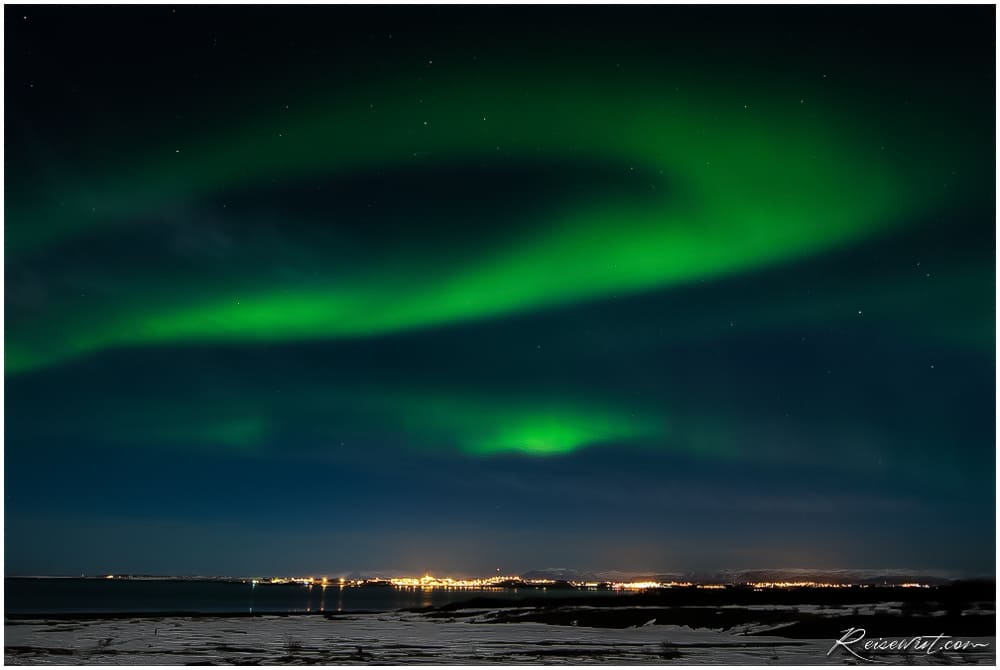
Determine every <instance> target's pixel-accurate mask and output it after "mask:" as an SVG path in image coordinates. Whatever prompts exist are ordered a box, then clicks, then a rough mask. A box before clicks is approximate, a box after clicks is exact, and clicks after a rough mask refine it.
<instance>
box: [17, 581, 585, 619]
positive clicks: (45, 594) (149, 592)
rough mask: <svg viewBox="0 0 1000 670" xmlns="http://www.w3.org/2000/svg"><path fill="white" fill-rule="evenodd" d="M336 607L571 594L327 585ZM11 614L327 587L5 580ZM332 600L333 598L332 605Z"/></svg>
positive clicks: (281, 597) (317, 594) (291, 598)
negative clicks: (331, 590)
mask: <svg viewBox="0 0 1000 670" xmlns="http://www.w3.org/2000/svg"><path fill="white" fill-rule="evenodd" d="M334 587H335V588H336V589H337V594H336V611H337V612H350V611H386V610H396V609H404V608H417V607H429V606H441V605H445V604H447V603H451V602H457V601H462V600H469V599H472V598H480V597H486V598H505V599H507V598H523V597H531V598H539V597H573V596H574V595H586V593H587V592H586V591H572V590H562V589H543V588H524V587H520V588H448V589H445V588H435V589H428V588H421V587H404V588H399V587H392V586H375V587H364V586H350V585H330V588H334ZM4 591H5V611H6V613H7V614H8V615H9V614H44V613H52V614H56V613H73V612H79V613H86V612H91V613H99V612H123V613H128V612H251V613H262V612H326V611H328V609H327V600H326V598H327V587H323V586H321V587H320V588H314V587H311V586H305V585H301V584H268V583H263V582H260V583H256V584H254V583H252V582H208V581H191V580H176V581H165V580H156V581H153V580H118V579H116V580H104V579H16V578H7V579H5V588H4ZM331 604H332V603H331Z"/></svg>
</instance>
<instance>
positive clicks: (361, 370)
mask: <svg viewBox="0 0 1000 670" xmlns="http://www.w3.org/2000/svg"><path fill="white" fill-rule="evenodd" d="M992 12H993V10H992V9H991V8H987V7H962V8H953V9H948V8H942V7H919V8H918V7H897V8H874V7H872V8H866V7H810V8H791V7H771V8H767V7H743V8H734V7H669V6H664V7H627V8H618V9H612V8H605V7H589V8H584V7H546V8H542V7H518V8H515V7H448V6H442V7H378V8H376V7H347V6H340V7H337V6H323V7H283V8H278V7H265V6H254V7H250V6H244V7H237V6H233V7H196V6H178V7H169V6H148V7H32V6H20V7H12V6H7V7H5V13H6V14H5V22H6V24H5V25H6V38H7V59H8V63H10V64H11V67H10V69H9V71H8V76H7V107H6V111H7V123H8V125H7V134H6V164H5V167H6V175H7V177H6V180H7V181H6V188H5V196H6V202H5V221H6V228H5V231H6V232H5V244H6V252H5V258H6V291H5V298H6V310H5V317H6V321H5V322H6V334H5V377H6V391H7V402H6V408H5V409H6V420H7V421H6V426H7V433H6V438H7V440H6V456H5V465H6V468H7V473H8V475H7V478H6V489H7V499H6V502H7V517H6V522H7V547H8V548H7V556H6V560H7V563H8V573H10V572H11V571H14V572H22V573H24V572H31V573H37V572H56V573H67V574H77V573H80V572H85V571H103V572H122V571H134V572H156V571H161V572H169V573H173V574H177V573H181V572H205V573H215V574H218V573H223V572H228V573H241V572H243V573H250V572H263V571H267V570H274V571H276V572H282V573H288V572H296V571H302V572H316V573H323V572H327V571H334V570H355V571H357V570H365V569H369V570H371V569H387V568H401V569H406V570H426V569H434V570H441V569H450V570H459V571H462V570H465V571H468V572H472V571H475V570H482V569H485V570H493V569H494V568H495V567H496V565H495V564H497V563H501V564H504V565H508V566H510V567H512V568H516V569H518V570H524V569H531V568H537V567H545V566H554V565H572V566H577V567H587V568H606V569H622V570H633V569H634V570H670V569H697V568H708V567H765V566H766V567H779V566H781V567H797V566H802V567H831V568H832V567H907V568H910V567H912V568H933V569H941V570H954V571H964V572H974V573H981V572H992V569H993V568H992V566H993V561H994V550H995V538H994V536H993V528H994V513H993V498H994V492H995V481H994V474H993V473H994V464H995V460H994V437H995V436H994V428H993V426H994V411H993V406H994V392H993V388H994V377H995V357H994V339H995V332H994V310H993V306H994V295H995V294H994V268H995V257H994V251H993V249H994V245H995V223H994V215H993V200H994V194H993V183H994V177H995V170H994V149H993V147H994V146H995V141H994V140H995V138H994V132H993V114H994V105H993V95H992V89H991V83H992V82H993V78H994V74H993V67H992V63H993V60H992V57H991V54H992V50H993V41H994V39H993V38H994V36H993V28H992V22H991V19H992V18H993V17H992ZM80 26H85V27H86V30H84V31H80V30H79V27H80ZM265 35H266V36H265ZM929 43H933V44H935V45H939V48H937V49H932V50H929V49H927V48H926V45H927V44H929ZM938 527H947V528H948V529H949V533H950V534H949V541H948V542H947V543H941V542H931V541H930V540H929V539H928V538H929V536H930V535H932V534H933V533H930V532H929V530H928V529H931V528H938ZM64 546H68V547H72V548H73V552H70V554H71V555H68V554H67V552H65V551H57V550H56V547H64ZM193 547H197V550H195V549H193Z"/></svg>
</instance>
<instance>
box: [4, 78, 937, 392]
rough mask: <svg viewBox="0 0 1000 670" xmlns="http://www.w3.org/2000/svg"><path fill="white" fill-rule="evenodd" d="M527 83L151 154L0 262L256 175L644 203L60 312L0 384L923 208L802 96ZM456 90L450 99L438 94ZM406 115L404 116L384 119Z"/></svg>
mask: <svg viewBox="0 0 1000 670" xmlns="http://www.w3.org/2000/svg"><path fill="white" fill-rule="evenodd" d="M661 80H662V77H661ZM551 81H561V83H560V84H558V85H552V84H551V83H550V82H551ZM534 82H535V86H534V87H531V86H529V85H523V84H522V85H515V83H514V82H503V81H502V80H497V79H492V80H490V86H488V87H485V86H482V85H479V86H478V87H477V86H472V87H470V86H468V85H467V84H468V82H467V81H466V80H462V79H461V78H459V79H457V80H445V81H439V82H436V85H434V84H432V83H431V82H427V83H426V84H424V85H423V86H422V87H421V88H420V89H419V90H417V89H413V90H407V89H406V87H405V86H404V85H402V84H399V85H396V86H389V87H385V88H386V89H388V90H393V91H394V95H396V96H398V99H389V100H385V99H384V94H382V95H376V94H375V93H371V94H370V95H365V94H364V93H361V94H358V95H356V96H354V100H355V101H361V102H355V103H354V104H350V105H349V104H346V103H344V102H342V101H341V102H339V103H333V102H331V103H328V105H324V106H320V108H319V111H315V112H313V113H311V114H303V115H302V116H300V117H298V118H295V119H288V118H284V119H281V120H280V122H275V125H278V124H280V127H281V128H284V129H286V130H285V131H284V132H281V133H280V136H279V134H275V133H269V134H268V135H267V136H264V137H261V133H260V132H259V131H255V130H246V131H244V132H243V133H237V134H235V135H234V136H233V137H232V138H230V139H225V140H218V141H216V142H213V143H211V144H209V145H207V146H204V147H201V148H200V149H198V148H195V149H192V150H188V149H184V151H182V152H180V153H175V151H172V150H170V149H168V148H164V149H163V152H165V153H168V154H169V156H168V157H167V158H166V159H153V160H150V159H148V158H147V159H146V160H145V164H146V167H139V168H138V169H130V170H129V171H128V172H127V173H125V174H118V175H115V177H113V178H107V179H103V180H100V181H96V182H95V183H94V184H93V185H88V186H87V187H86V188H81V189H78V190H76V191H74V192H72V193H60V194H48V195H47V196H42V195H36V197H34V198H32V203H43V204H41V205H38V206H37V207H25V206H24V205H23V202H24V201H23V200H22V199H20V198H18V199H17V200H18V201H19V204H14V205H13V206H10V205H9V209H8V222H9V224H8V231H14V232H13V234H10V232H9V234H8V238H7V243H8V249H9V250H11V251H13V252H14V253H27V254H32V253H40V251H42V250H43V249H44V247H45V246H46V245H47V244H51V243H53V242H54V241H56V240H58V239H64V240H65V239H72V237H73V236H74V235H80V234H87V233H88V232H89V231H92V230H95V229H98V230H99V229H100V228H101V227H102V226H115V225H117V226H118V230H122V231H123V232H124V231H127V229H128V228H127V227H128V226H129V225H130V222H131V220H132V218H130V217H133V218H135V217H141V216H144V215H148V214H149V213H150V212H156V211H157V210H158V208H162V207H164V206H165V205H164V203H168V202H177V201H182V202H183V201H186V200H191V199H193V198H197V197H200V196H204V195H205V194H209V193H212V192H214V191H217V190H219V189H225V188H231V187H233V186H235V185H238V184H241V183H251V184H252V183H256V182H258V181H262V180H264V179H265V178H266V177H267V176H268V174H269V170H273V169H274V166H281V168H280V169H281V170H282V174H283V176H284V177H286V178H287V177H296V176H302V175H307V174H311V173H322V172H329V171H332V172H334V173H350V172H352V171H358V170H363V169H369V168H377V167H379V166H392V165H407V164H412V163H414V162H417V161H420V162H422V163H424V164H427V163H430V164H433V162H434V161H439V160H444V159H448V160H467V161H475V160H477V159H478V158H479V157H481V156H484V155H485V156H489V155H491V154H493V155H495V154H496V153H497V152H503V154H505V155H506V156H518V155H524V156H528V157H532V158H538V156H539V155H540V154H541V155H546V156H552V157H558V158H561V159H567V158H568V159H570V160H576V159H584V158H596V159H600V160H605V161H616V162H619V163H621V164H623V165H629V166H630V169H631V170H634V171H636V173H637V174H639V175H643V178H644V179H646V180H647V181H649V182H650V184H651V189H655V188H656V187H657V186H662V188H661V189H660V190H661V192H662V195H657V194H656V193H655V191H654V193H653V195H651V196H650V197H644V198H642V199H639V198H635V197H621V196H617V197H614V196H612V197H608V198H604V199H601V198H595V197H594V196H593V195H589V194H581V197H580V198H578V199H577V200H576V201H572V200H570V201H567V202H565V203H563V204H562V207H561V209H560V211H558V212H555V213H550V214H546V216H545V220H539V221H537V222H535V225H534V226H533V227H532V232H531V234H530V235H527V236H522V238H520V239H514V240H511V241H509V242H507V243H506V244H505V245H503V246H502V247H501V248H495V249H486V250H483V251H482V253H481V254H479V255H470V256H469V257H467V258H451V259H449V260H447V261H445V262H441V259H440V258H439V257H437V256H435V255H434V254H433V253H431V252H429V251H427V250H422V249H411V250H408V251H407V253H406V254H404V256H403V257H401V258H388V259H384V260H385V261H386V263H385V264H373V265H372V266H369V267H362V268H359V269H358V270H357V271H355V272H353V273H352V274H351V275H349V276H344V275H343V273H342V272H337V273H331V274H330V275H329V276H327V277H322V276H321V277H318V278H314V280H312V281H310V282H309V283H308V284H307V285H305V286H303V285H302V283H301V282H298V283H296V282H294V281H293V282H288V283H287V284H286V285H282V284H281V283H276V282H273V281H268V282H266V283H265V284H264V285H257V284H256V283H255V282H254V280H253V279H252V278H251V277H240V278H238V281H236V282H234V283H233V284H232V285H227V284H226V283H225V282H219V283H218V285H217V286H218V288H217V289H216V290H213V288H211V287H206V286H200V287H199V288H200V290H198V291H194V292H192V291H189V290H184V291H179V292H178V294H179V295H180V296H181V298H180V299H178V298H177V297H176V296H174V295H170V294H169V293H167V294H165V295H163V296H161V297H159V298H154V299H152V300H151V301H150V302H151V304H150V302H147V300H141V301H132V300H118V301H116V300H114V299H111V300H109V301H106V302H105V303H103V304H101V306H100V314H101V316H100V317H98V318H94V315H93V312H92V311H91V310H90V308H87V309H86V310H73V309H72V307H68V308H67V309H66V311H65V314H66V315H67V316H66V317H65V318H66V322H65V323H62V324H61V328H59V330H60V331H61V332H63V333H65V336H64V337H61V338H56V340H55V341H53V340H52V338H51V337H42V338H39V337H37V332H36V331H33V329H32V328H30V327H28V328H26V329H25V332H24V333H23V334H22V333H21V332H17V333H16V334H14V336H13V337H9V338H8V341H7V356H6V366H7V371H8V373H17V372H22V371H27V370H31V369H33V368H38V367H43V366H47V365H51V364H53V363H56V362H59V361H61V360H66V359H68V358H72V357H76V356H80V355H83V354H87V353H90V352H95V351H99V350H103V349H107V348H112V347H122V346H142V345H150V344H155V343H158V342H185V341H188V342H206V341H230V340H251V341H253V340H260V341H282V340H288V339H314V338H337V337H358V336H370V335H377V334H380V333H391V332H396V331H404V330H407V329H413V328H421V327H427V326H435V325H440V324H448V323H453V322H460V321H464V320H470V319H481V318H489V317H495V316H498V315H503V314H509V313H514V312H518V311H523V310H533V309H538V308H542V307H546V306H552V305H560V304H568V303H573V302H577V301H581V300H588V299H594V298H601V297H605V296H609V295H612V294H619V293H628V292H634V291H641V290H646V289H653V288H658V287H663V286H669V285H672V284H679V283H683V282H690V281H692V280H696V279H701V278H705V277H712V276H718V275H723V274H731V273H736V272H740V271H744V270H748V269H752V268H755V267H760V266H763V265H766V264H769V263H775V262H781V261H784V260H787V259H790V258H795V257H799V256H802V255H805V254H811V253H816V252H820V251H824V250H827V249H830V248H832V247H835V246H837V245H842V244H845V243H848V242H851V241H854V240H857V239H859V238H861V237H865V236H870V235H873V234H876V233H878V232H880V231H883V230H885V229H886V228H887V227H889V226H891V225H893V224H894V223H896V222H898V221H899V220H900V219H901V218H902V217H904V216H906V215H907V214H909V213H912V212H913V211H916V210H918V209H919V208H927V207H934V206H939V205H940V204H941V203H940V198H941V194H940V193H939V192H936V191H935V190H934V189H931V188H919V185H915V184H914V180H913V178H912V173H907V171H906V169H905V168H904V167H902V166H901V165H900V164H898V163H894V162H893V160H890V158H889V157H888V155H887V154H886V152H885V151H884V149H885V147H884V146H881V145H879V144H878V142H879V140H878V139H877V138H874V137H871V133H870V132H861V131H859V130H858V129H859V127H861V125H860V124H858V123H851V122H850V121H849V119H844V118H838V117H836V116H834V115H828V114H820V113H816V112H814V111H813V109H814V108H815V107H817V106H825V105H824V104H823V102H822V100H823V97H822V96H821V95H820V94H819V93H818V92H809V93H808V97H809V104H808V105H807V104H805V103H804V102H802V101H800V100H791V99H773V98H772V99H768V98H764V99H760V98H759V97H758V99H755V100H753V102H752V104H748V105H746V106H744V105H739V104H733V103H732V96H725V98H723V96H721V95H716V96H704V97H703V98H702V97H696V94H695V93H688V91H689V90H693V87H692V89H689V88H688V87H686V86H667V85H664V84H662V83H658V82H657V80H656V78H649V79H635V80H633V81H626V82H622V81H620V80H618V81H609V82H607V83H604V84H600V85H598V84H596V83H594V82H593V81H589V82H586V83H585V82H570V81H567V80H566V79H565V78H562V79H555V78H552V79H549V78H545V77H537V76H536V78H535V79H534ZM542 82H544V85H542ZM671 83H673V82H671ZM463 84H465V86H462V85H463ZM720 86H721V87H723V88H724V85H720ZM457 87H462V88H461V90H462V91H463V92H462V94H461V95H459V96H453V95H450V94H449V92H450V91H452V90H456V88H457ZM380 90H382V89H380ZM515 91H516V94H515ZM595 91H599V92H600V95H595ZM803 95H807V94H806V93H803ZM369 100H371V101H373V102H371V103H369V102H368V101H369ZM413 100H418V101H419V104H418V108H419V110H420V111H419V114H418V115H415V114H414V113H413V111H412V105H408V106H407V105H404V104H402V103H403V102H404V101H405V102H412V101H413ZM803 100H804V99H803ZM404 109H405V112H404V111H403V110H404ZM706 117H711V118H712V119H713V123H712V128H713V132H712V133H707V132H706V131H705V124H704V123H703V120H704V119H705V118H706ZM424 121H426V122H427V123H426V125H425V124H424ZM137 164H138V165H140V166H141V165H142V164H143V161H142V160H137ZM924 186H926V185H924ZM914 192H918V193H920V194H921V195H920V197H914V196H913V194H914ZM81 194H86V195H81ZM955 195H956V193H955V192H954V191H952V192H950V193H949V196H950V197H955ZM12 200H14V198H12ZM50 203H59V204H57V205H55V206H47V204H50ZM28 221H31V222H33V223H37V222H39V221H41V222H43V223H44V225H27V222H28ZM274 223H277V224H280V223H281V222H274ZM469 224H470V225H474V224H475V222H469ZM415 225H419V223H418V224H415ZM51 236H54V237H51ZM192 293H194V296H193V295H192ZM50 326H51V324H45V328H46V329H47V330H48V329H49V327H50Z"/></svg>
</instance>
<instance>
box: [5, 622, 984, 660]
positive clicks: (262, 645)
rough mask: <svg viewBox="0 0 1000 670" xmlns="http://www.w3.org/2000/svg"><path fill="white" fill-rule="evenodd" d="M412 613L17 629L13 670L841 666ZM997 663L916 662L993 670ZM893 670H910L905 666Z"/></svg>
mask: <svg viewBox="0 0 1000 670" xmlns="http://www.w3.org/2000/svg"><path fill="white" fill-rule="evenodd" d="M480 621H481V618H480V617H479V616H473V617H461V618H458V619H454V620H449V619H441V618H437V619H434V618H429V617H425V616H424V615H421V614H413V613H396V612H394V613H383V614H356V615H342V616H338V617H336V618H333V619H327V618H324V617H322V616H287V617H283V616H262V617H255V618H239V617H232V618H215V617H204V618H192V617H159V618H142V617H137V618H134V619H104V620H14V619H8V620H7V622H6V624H5V626H4V631H5V640H4V648H5V654H4V660H5V662H6V663H7V664H32V665H34V664H38V665H41V664H59V665H65V664H80V663H84V664H114V665H125V664H140V665H183V664H191V663H196V664H208V663H211V664H325V665H332V664H370V663H377V664H422V665H431V664H433V665H437V664H535V663H567V664H580V663H604V664H670V663H678V664H753V665H769V664H775V665H777V664H804V665H812V664H830V663H833V664H844V663H848V662H851V661H852V660H853V661H854V662H855V663H859V664H860V663H861V662H860V661H857V660H856V659H851V658H850V657H848V656H847V655H845V654H844V653H843V652H842V651H839V650H838V652H837V653H835V654H834V655H832V656H827V655H826V653H827V651H828V650H829V649H830V647H831V645H832V640H790V639H787V638H781V637H767V636H752V637H750V636H745V635H741V634H739V633H736V632H722V631H715V630H708V629H697V630H693V629H690V628H687V627H681V626H659V625H646V626H640V627H636V628H627V629H609V628H585V627H579V626H553V625H547V624H541V623H517V624H489V623H480ZM990 642H991V645H990V648H989V653H986V654H967V655H965V656H964V657H963V656H960V655H958V654H952V655H950V657H949V658H948V659H942V658H940V657H937V658H935V657H926V656H923V657H922V656H920V655H919V654H917V655H914V656H912V657H911V658H910V659H908V660H909V662H910V663H930V664H940V663H946V662H950V663H959V664H961V663H971V662H979V663H990V664H992V663H993V662H994V659H995V654H994V644H993V640H992V639H991V640H990ZM892 660H893V661H898V662H904V659H903V657H901V656H900V657H896V658H893V659H892Z"/></svg>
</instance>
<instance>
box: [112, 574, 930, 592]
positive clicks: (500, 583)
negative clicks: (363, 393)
mask: <svg viewBox="0 0 1000 670" xmlns="http://www.w3.org/2000/svg"><path fill="white" fill-rule="evenodd" d="M104 578H105V579H128V580H135V579H157V578H156V577H150V576H134V575H105V576H104ZM225 579H227V580H229V579H231V578H225ZM233 581H239V582H242V583H245V584H246V583H249V584H252V585H253V586H257V585H258V584H300V585H302V586H309V587H312V586H321V587H323V588H324V589H325V588H326V587H328V586H339V587H341V588H343V587H359V586H384V587H393V588H400V589H501V588H511V587H514V588H516V587H518V586H524V587H534V588H539V587H540V588H546V587H548V586H552V585H556V584H564V585H569V586H571V587H573V588H577V589H587V590H611V591H645V590H648V589H671V588H696V589H707V590H715V589H726V588H731V587H745V588H752V589H754V590H756V591H760V590H762V589H799V588H828V589H843V588H852V587H871V586H873V585H872V584H851V583H838V582H814V581H760V582H747V583H741V584H721V583H704V584H702V583H696V582H689V581H683V582H679V581H669V582H658V581H653V580H644V581H633V582H618V581H605V582H597V581H573V580H570V581H557V580H555V579H526V578H523V577H520V576H516V575H515V576H505V575H500V574H497V575H493V576H490V577H477V578H470V579H465V578H463V579H454V578H452V577H434V576H432V575H430V574H425V575H424V576H423V577H388V578H386V577H371V578H366V579H346V578H344V577H339V578H333V579H331V578H329V577H265V578H256V579H249V578H246V579H235V580H233ZM883 586H897V587H901V588H923V589H926V588H930V585H929V584H921V583H919V582H904V583H902V584H883Z"/></svg>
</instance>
